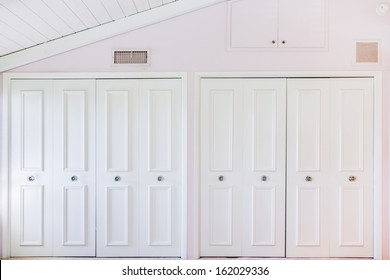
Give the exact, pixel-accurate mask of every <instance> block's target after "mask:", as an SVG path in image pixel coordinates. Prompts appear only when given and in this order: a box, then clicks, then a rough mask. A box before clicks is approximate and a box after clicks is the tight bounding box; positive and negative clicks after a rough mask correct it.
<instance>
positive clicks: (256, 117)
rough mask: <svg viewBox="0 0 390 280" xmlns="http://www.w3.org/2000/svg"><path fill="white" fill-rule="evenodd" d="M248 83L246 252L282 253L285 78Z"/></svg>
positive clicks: (244, 183) (245, 118)
mask: <svg viewBox="0 0 390 280" xmlns="http://www.w3.org/2000/svg"><path fill="white" fill-rule="evenodd" d="M243 84H244V87H243V88H244V91H243V102H244V103H243V104H244V105H243V107H244V108H245V109H244V112H243V122H242V125H243V129H244V131H243V138H244V140H243V179H242V189H243V201H242V206H241V207H240V208H242V211H243V214H242V217H244V218H243V219H242V222H243V225H242V228H243V229H244V230H242V231H241V232H242V246H243V248H242V254H243V255H244V256H264V257H271V256H274V257H283V256H285V157H286V155H285V149H286V148H285V145H286V144H285V137H286V80H285V79H247V80H244V81H243ZM236 211H237V210H236Z"/></svg>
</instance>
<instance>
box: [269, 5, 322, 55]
mask: <svg viewBox="0 0 390 280" xmlns="http://www.w3.org/2000/svg"><path fill="white" fill-rule="evenodd" d="M275 2H276V1H275ZM278 18H279V29H278V34H279V40H278V46H279V47H284V48H324V47H325V46H326V40H327V36H326V34H327V0H294V1H291V0H279V17H278Z"/></svg>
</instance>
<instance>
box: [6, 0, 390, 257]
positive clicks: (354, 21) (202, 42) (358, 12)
mask: <svg viewBox="0 0 390 280" xmlns="http://www.w3.org/2000/svg"><path fill="white" fill-rule="evenodd" d="M379 2H380V1H372V0H359V1H356V0H329V3H330V5H329V9H330V18H329V50H327V51H258V52H242V51H235V52H232V51H228V50H227V45H226V36H227V35H226V29H227V4H226V3H223V4H219V5H215V6H212V7H209V8H205V9H202V10H199V11H196V12H192V13H189V14H186V15H183V16H180V17H177V18H174V19H171V20H167V21H164V22H161V23H159V24H155V25H152V26H149V27H145V28H142V29H139V30H136V31H133V32H131V33H127V34H124V35H121V36H117V37H114V38H111V39H109V40H105V41H101V42H98V43H95V44H92V45H89V46H86V47H82V48H79V49H76V50H73V51H69V52H67V53H64V54H61V55H57V56H54V57H51V58H48V59H44V60H42V61H39V62H36V63H32V64H29V65H26V66H23V67H19V68H17V69H13V70H12V71H11V72H115V71H119V72H134V71H135V72H139V71H151V72H162V71H174V72H177V71H178V72H187V73H188V104H189V106H188V117H189V118H188V119H189V121H188V129H189V143H188V145H189V194H190V195H192V194H193V192H194V188H195V186H194V183H193V180H194V176H195V175H194V163H193V162H194V152H193V151H194V148H193V147H194V141H193V138H194V133H193V131H194V109H193V104H194V98H195V95H196V93H195V92H194V73H195V72H197V71H200V72H204V71H234V72H237V71H295V70H297V71H322V70H326V71H333V70H334V71H338V70H375V71H383V89H384V94H383V112H384V122H383V125H384V127H383V131H384V137H383V140H384V141H383V142H384V145H383V152H384V155H385V159H384V162H383V164H384V165H383V166H384V178H383V180H384V185H383V194H384V198H383V201H384V209H383V210H384V212H383V213H384V225H385V227H384V236H385V240H384V241H383V248H384V252H385V257H386V258H388V256H389V250H388V249H389V229H388V227H389V214H388V213H389V203H388V201H389V199H388V197H389V191H388V132H389V130H388V126H389V115H388V113H387V111H388V109H389V98H388V93H389V91H390V35H389V34H390V15H388V16H385V17H379V16H377V15H376V14H375V6H376V4H378V3H379ZM355 40H379V42H380V46H381V61H380V63H379V64H376V65H356V64H353V57H354V41H355ZM142 47H146V48H151V65H150V66H149V67H128V66H115V67H113V66H112V65H111V50H112V49H113V48H142ZM189 207H190V210H189V221H191V224H190V229H189V240H190V241H191V240H193V238H192V237H193V232H194V230H195V228H194V225H193V224H192V222H193V214H194V203H193V202H192V201H191V199H190V205H189ZM189 249H190V252H193V249H194V248H193V246H192V244H191V243H190V244H189Z"/></svg>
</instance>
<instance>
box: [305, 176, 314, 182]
mask: <svg viewBox="0 0 390 280" xmlns="http://www.w3.org/2000/svg"><path fill="white" fill-rule="evenodd" d="M312 180H313V178H312V177H310V176H306V178H305V181H306V182H311V181H312Z"/></svg>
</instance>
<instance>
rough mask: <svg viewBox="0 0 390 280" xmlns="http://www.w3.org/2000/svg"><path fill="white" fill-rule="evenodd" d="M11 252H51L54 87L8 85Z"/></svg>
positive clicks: (21, 83)
mask: <svg viewBox="0 0 390 280" xmlns="http://www.w3.org/2000/svg"><path fill="white" fill-rule="evenodd" d="M11 90H12V96H11V111H12V115H11V122H12V123H11V139H10V140H11V141H10V144H11V155H12V156H11V170H12V174H11V186H12V189H11V197H12V199H11V201H12V202H11V203H12V206H11V207H12V208H11V256H12V257H15V256H51V255H52V228H53V226H52V225H53V223H52V220H53V212H52V211H51V209H52V182H51V178H52V177H51V172H52V158H51V150H50V149H51V145H52V143H53V140H52V134H51V127H52V118H50V117H48V116H51V112H52V107H51V99H52V86H51V83H50V81H45V80H39V81H12V84H11Z"/></svg>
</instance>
